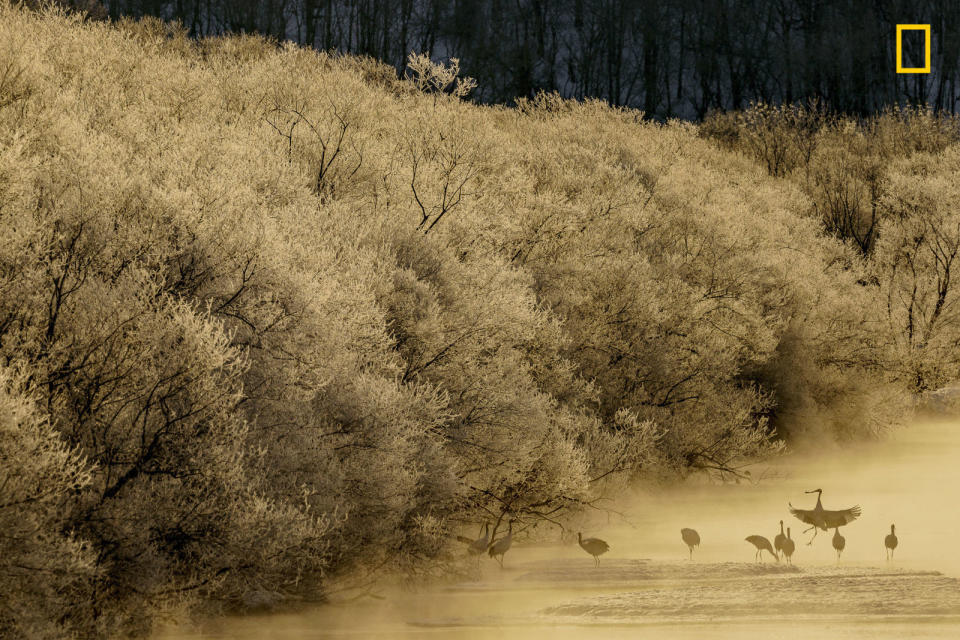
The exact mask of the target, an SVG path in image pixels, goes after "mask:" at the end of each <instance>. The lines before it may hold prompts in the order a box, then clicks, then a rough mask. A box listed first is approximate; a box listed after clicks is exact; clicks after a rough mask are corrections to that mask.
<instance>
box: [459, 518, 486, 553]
mask: <svg viewBox="0 0 960 640" xmlns="http://www.w3.org/2000/svg"><path fill="white" fill-rule="evenodd" d="M457 540H459V541H460V542H463V543H465V544H467V545H469V546H468V547H467V552H468V553H469V554H470V555H472V556H479V555H480V554H481V553H483V552H484V551H486V550H487V547H488V546H489V545H490V523H489V522H484V523H483V535H482V536H480V537H479V538H477V539H476V540H471V539H470V538H467V537H466V536H457Z"/></svg>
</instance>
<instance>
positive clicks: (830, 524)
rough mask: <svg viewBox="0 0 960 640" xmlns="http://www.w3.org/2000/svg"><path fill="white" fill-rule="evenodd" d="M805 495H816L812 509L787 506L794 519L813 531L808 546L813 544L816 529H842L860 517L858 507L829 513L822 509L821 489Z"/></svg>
mask: <svg viewBox="0 0 960 640" xmlns="http://www.w3.org/2000/svg"><path fill="white" fill-rule="evenodd" d="M806 493H815V494H817V506H815V507H814V508H813V509H796V508H794V506H793V505H792V504H790V505H789V506H790V513H792V514H793V515H794V516H796V518H797V519H798V520H800V521H801V522H805V523H806V524H809V525H811V526H810V529H813V538H810V541H809V542H807V544H808V545H811V544H813V539H814V538H816V537H817V530H818V529H823V530H824V531H828V530H829V529H832V528H834V527H842V526H844V525H847V524H850V523H851V522H853V521H854V520H856V519H857V518H859V517H860V506H859V505H857V506H853V507H850V508H848V509H840V510H838V511H830V510H828V509H824V508H823V505H822V504H821V503H820V495H821V494H822V493H823V489H814V490H813V491H807V492H806ZM788 504H789V503H788ZM810 529H807V530H806V531H804V533H806V532H807V531H810Z"/></svg>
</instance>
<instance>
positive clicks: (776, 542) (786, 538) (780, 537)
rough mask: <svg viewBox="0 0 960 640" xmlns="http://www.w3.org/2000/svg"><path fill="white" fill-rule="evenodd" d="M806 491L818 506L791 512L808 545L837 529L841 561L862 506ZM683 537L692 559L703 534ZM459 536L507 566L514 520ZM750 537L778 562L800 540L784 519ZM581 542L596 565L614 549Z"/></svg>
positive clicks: (893, 539) (888, 541)
mask: <svg viewBox="0 0 960 640" xmlns="http://www.w3.org/2000/svg"><path fill="white" fill-rule="evenodd" d="M806 493H815V494H817V506H815V507H814V508H813V509H797V508H795V507H794V506H793V505H792V504H789V503H788V505H789V507H790V513H791V514H793V515H794V516H795V517H796V518H797V519H798V520H800V521H801V522H803V523H805V524H808V525H810V528H809V529H806V530H805V531H804V532H803V533H807V532H808V531H811V530H813V536H812V537H811V538H810V541H809V542H807V545H811V544H813V540H814V538H816V537H817V533H818V531H819V530H821V529H822V530H823V531H829V530H830V529H833V530H834V533H833V540H832V542H833V548H834V549H835V550H836V551H837V561H838V562H839V561H840V554H841V553H843V550H844V548H845V547H846V546H847V541H846V539H845V538H844V537H843V536H842V535H840V527H843V526H846V525H848V524H850V523H851V522H853V521H854V520H856V519H857V518H858V517H860V507H859V506H853V507H850V508H848V509H839V510H829V509H824V508H823V504H821V502H820V497H821V495H822V494H823V490H822V489H814V490H813V491H807V492H806ZM680 537H681V538H682V539H683V542H684V544H686V545H687V547H689V549H690V559H691V560H692V559H693V549H694V547H698V546H700V534H698V533H697V532H696V531H695V530H694V529H687V528H684V529H681V530H680ZM457 539H458V540H460V541H461V542H464V543H466V544H467V545H469V546H468V551H469V553H470V554H471V555H475V556H480V555H481V554H482V553H483V552H484V551H486V552H487V554H488V555H489V556H490V557H491V558H494V559H495V560H497V562H499V563H500V566H501V567H503V556H504V554H506V553H507V551H509V550H510V547H511V545H512V544H513V520H510V521H509V522H508V524H507V535H505V536H503V537H502V538H498V539H497V540H494V541H493V542H490V523H489V522H487V523H484V529H483V535H482V536H481V537H479V538H477V539H476V540H472V539H470V538H466V537H464V536H457ZM746 541H747V542H749V543H750V544H752V545H753V546H754V547H756V548H757V553H756V555H755V556H754V559H755V560H756V561H757V562H762V561H763V557H762V554H763V552H764V551H766V552H768V553H769V554H770V555H771V556H773V557H774V559H775V560H776V561H777V562H779V561H780V558H781V555H782V557H783V558H785V559H786V561H787V562H788V563H790V564H793V552H794V550H795V549H796V544H795V543H794V541H793V538H791V537H790V527H787V532H786V534H784V532H783V520H781V521H780V533H778V534H777V535H776V537H774V539H773V544H770V540H769V539H768V538H766V537H764V536H756V535H754V536H747V538H746ZM577 542H578V543H579V544H580V547H581V548H582V549H583V550H584V551H586V552H587V553H589V554H590V555H591V556H593V561H594V565H595V566H598V567H599V566H600V556H602V555H603V554H605V553H606V552H607V551H609V550H610V545H609V544H607V543H606V541H604V540H601V539H600V538H584V537H583V534H582V533H579V532H578V533H577ZM883 544H884V546H885V547H886V550H887V560H892V559H893V552H894V550H895V549H896V548H897V544H898V540H897V535H896V527H895V526H894V525H892V524H891V525H890V533H889V534H887V536H886V538H884V541H883Z"/></svg>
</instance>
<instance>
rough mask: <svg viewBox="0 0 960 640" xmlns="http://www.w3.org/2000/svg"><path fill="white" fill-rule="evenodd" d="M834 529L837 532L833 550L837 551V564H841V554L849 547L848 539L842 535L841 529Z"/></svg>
mask: <svg viewBox="0 0 960 640" xmlns="http://www.w3.org/2000/svg"><path fill="white" fill-rule="evenodd" d="M834 529H836V531H834V532H833V541H832V542H833V548H834V549H836V550H837V562H840V554H841V553H843V549H844V548H845V547H846V546H847V539H846V538H844V537H843V536H842V535H840V527H834Z"/></svg>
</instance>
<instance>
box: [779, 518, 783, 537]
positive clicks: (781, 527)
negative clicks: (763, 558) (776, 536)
mask: <svg viewBox="0 0 960 640" xmlns="http://www.w3.org/2000/svg"><path fill="white" fill-rule="evenodd" d="M780 535H783V520H781V521H780Z"/></svg>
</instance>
